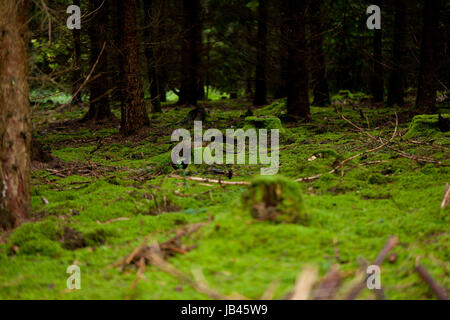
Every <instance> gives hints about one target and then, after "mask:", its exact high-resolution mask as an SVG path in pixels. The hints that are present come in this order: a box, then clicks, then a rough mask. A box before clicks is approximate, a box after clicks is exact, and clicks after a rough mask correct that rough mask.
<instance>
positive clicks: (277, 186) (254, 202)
mask: <svg viewBox="0 0 450 320" xmlns="http://www.w3.org/2000/svg"><path fill="white" fill-rule="evenodd" d="M242 200H243V205H244V208H247V209H250V212H251V214H252V216H253V217H254V218H257V219H260V220H272V221H276V222H291V223H297V222H300V223H306V221H307V215H306V214H305V212H304V208H303V201H302V194H301V190H300V186H299V185H298V183H296V182H293V181H292V180H290V179H287V178H285V177H283V176H260V177H257V178H255V179H253V180H252V183H251V185H250V186H249V188H248V191H247V192H246V193H244V195H243V197H242Z"/></svg>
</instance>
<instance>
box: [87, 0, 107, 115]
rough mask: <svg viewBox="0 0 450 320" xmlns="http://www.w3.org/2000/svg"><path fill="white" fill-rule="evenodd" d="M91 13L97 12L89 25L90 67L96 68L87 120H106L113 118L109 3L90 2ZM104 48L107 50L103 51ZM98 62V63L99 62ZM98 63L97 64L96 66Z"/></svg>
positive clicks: (90, 84) (91, 82)
mask: <svg viewBox="0 0 450 320" xmlns="http://www.w3.org/2000/svg"><path fill="white" fill-rule="evenodd" d="M89 10H90V12H95V14H94V17H93V19H92V21H91V23H90V25H89V37H90V39H91V48H90V49H91V50H90V59H89V61H90V65H91V68H93V67H94V65H95V69H94V72H93V73H92V80H91V81H90V83H89V88H90V102H89V111H88V113H87V114H86V116H85V117H84V119H85V120H96V121H97V120H104V119H107V118H110V117H111V110H110V108H109V97H108V95H109V92H108V85H107V84H108V50H107V49H106V36H107V29H108V1H103V0H90V1H89ZM103 46H105V49H104V50H103V51H102V48H103ZM97 61H98V62H97ZM96 63H97V64H96Z"/></svg>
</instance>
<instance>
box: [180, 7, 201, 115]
mask: <svg viewBox="0 0 450 320" xmlns="http://www.w3.org/2000/svg"><path fill="white" fill-rule="evenodd" d="M200 11H201V4H200V0H184V1H183V22H184V23H183V25H184V30H185V37H184V39H183V45H182V48H183V52H182V64H183V65H182V75H181V79H182V80H181V81H182V83H181V96H180V101H179V104H188V105H192V106H197V99H198V92H199V82H200V81H199V75H198V70H199V69H200V65H201V59H200V51H201V39H202V35H201V32H202V30H201V23H200Z"/></svg>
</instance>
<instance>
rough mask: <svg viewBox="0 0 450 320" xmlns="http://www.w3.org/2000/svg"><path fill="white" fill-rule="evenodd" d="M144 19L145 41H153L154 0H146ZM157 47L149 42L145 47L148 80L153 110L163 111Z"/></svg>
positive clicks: (154, 111)
mask: <svg viewBox="0 0 450 320" xmlns="http://www.w3.org/2000/svg"><path fill="white" fill-rule="evenodd" d="M144 11H145V12H144V17H145V19H144V21H145V29H144V37H145V41H146V42H148V43H151V42H152V41H151V38H152V35H153V34H155V33H154V32H152V31H153V29H154V28H153V26H151V16H152V1H151V0H145V1H144ZM155 56H156V55H155V48H154V47H153V45H151V44H147V45H146V47H145V57H146V58H147V67H148V78H149V79H148V81H149V83H150V98H151V102H152V112H153V113H156V112H161V111H162V109H161V100H160V96H159V94H160V89H159V80H160V77H159V75H158V66H157V65H156V61H155Z"/></svg>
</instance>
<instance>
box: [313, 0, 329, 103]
mask: <svg viewBox="0 0 450 320" xmlns="http://www.w3.org/2000/svg"><path fill="white" fill-rule="evenodd" d="M322 3H323V1H321V0H312V1H310V4H309V9H310V15H311V16H312V17H311V24H310V30H311V58H312V62H313V70H312V72H311V74H312V80H313V83H312V87H313V94H314V102H313V105H316V106H324V105H328V104H330V94H329V90H328V81H327V75H326V66H325V54H324V52H323V27H322V15H321V6H322Z"/></svg>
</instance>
